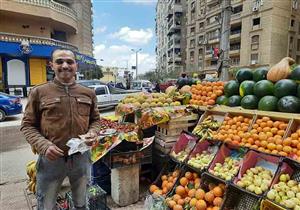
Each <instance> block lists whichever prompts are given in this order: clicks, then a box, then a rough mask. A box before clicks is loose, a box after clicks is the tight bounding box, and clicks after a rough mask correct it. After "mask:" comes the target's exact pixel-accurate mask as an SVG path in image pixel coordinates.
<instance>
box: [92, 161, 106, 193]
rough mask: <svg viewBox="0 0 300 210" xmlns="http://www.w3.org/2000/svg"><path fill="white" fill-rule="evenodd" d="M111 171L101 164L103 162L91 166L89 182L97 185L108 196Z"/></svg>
mask: <svg viewBox="0 0 300 210" xmlns="http://www.w3.org/2000/svg"><path fill="white" fill-rule="evenodd" d="M110 174H111V170H110V168H109V167H108V166H107V165H106V164H105V163H104V162H103V160H102V159H101V160H98V161H97V162H95V163H94V164H93V166H92V174H91V182H92V184H97V185H99V187H101V188H102V189H103V190H105V192H107V193H108V194H110V192H111V180H110Z"/></svg>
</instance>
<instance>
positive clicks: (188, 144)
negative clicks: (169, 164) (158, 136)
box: [170, 131, 199, 163]
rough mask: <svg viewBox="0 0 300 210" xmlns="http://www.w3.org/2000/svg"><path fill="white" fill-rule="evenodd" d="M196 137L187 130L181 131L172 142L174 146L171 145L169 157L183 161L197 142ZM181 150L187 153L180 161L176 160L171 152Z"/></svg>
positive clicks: (176, 152)
mask: <svg viewBox="0 0 300 210" xmlns="http://www.w3.org/2000/svg"><path fill="white" fill-rule="evenodd" d="M198 140H199V139H198V137H197V136H195V135H193V134H191V133H189V132H187V131H182V132H181V134H180V136H179V139H178V141H177V142H176V143H175V144H174V146H173V147H172V149H171V151H170V156H171V158H172V159H173V160H174V161H175V162H178V163H183V162H185V161H186V160H187V158H188V156H189V154H190V153H191V152H192V150H193V149H194V147H195V145H196V144H197V142H198ZM183 150H187V152H186V153H187V154H186V157H185V158H184V159H183V160H182V161H180V160H178V159H177V158H176V157H175V156H173V154H178V153H179V152H181V151H183Z"/></svg>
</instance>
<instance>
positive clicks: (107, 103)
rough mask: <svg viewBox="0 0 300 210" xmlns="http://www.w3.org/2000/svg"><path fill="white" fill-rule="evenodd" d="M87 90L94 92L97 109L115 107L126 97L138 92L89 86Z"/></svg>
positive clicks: (104, 86) (105, 86)
mask: <svg viewBox="0 0 300 210" xmlns="http://www.w3.org/2000/svg"><path fill="white" fill-rule="evenodd" d="M89 88H92V89H94V90H95V93H96V96H97V107H98V108H99V109H101V108H106V107H112V106H116V105H118V103H119V102H120V101H121V100H122V99H123V98H125V97H126V96H128V95H130V94H133V93H138V92H140V91H139V90H123V89H119V88H114V87H110V86H108V85H91V86H89Z"/></svg>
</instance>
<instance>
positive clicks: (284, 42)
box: [158, 0, 300, 73]
mask: <svg viewBox="0 0 300 210" xmlns="http://www.w3.org/2000/svg"><path fill="white" fill-rule="evenodd" d="M222 2H223V1H220V0H186V1H185V2H183V3H184V4H186V8H187V9H186V10H183V11H184V14H183V16H184V17H185V18H186V24H185V26H184V27H185V29H183V30H186V38H185V41H186V47H185V49H184V50H182V52H183V53H185V57H186V59H185V60H184V61H183V62H182V63H185V65H182V66H183V70H185V71H187V72H197V73H199V72H202V73H209V72H215V71H216V70H217V63H218V56H219V53H220V38H221V24H222V10H223V8H222ZM231 7H232V14H231V22H230V24H231V29H230V51H229V56H230V65H231V67H240V66H247V67H256V66H271V65H274V64H275V63H277V62H278V61H279V60H280V59H282V58H283V57H286V56H290V57H292V58H294V59H295V60H296V62H297V63H300V1H299V0H285V1H277V0H231ZM181 39H184V37H181ZM181 41H182V40H181ZM158 50H159V49H158Z"/></svg>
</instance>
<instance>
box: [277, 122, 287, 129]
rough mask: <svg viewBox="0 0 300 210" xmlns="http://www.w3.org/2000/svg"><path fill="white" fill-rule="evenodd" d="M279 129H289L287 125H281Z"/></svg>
mask: <svg viewBox="0 0 300 210" xmlns="http://www.w3.org/2000/svg"><path fill="white" fill-rule="evenodd" d="M278 128H279V129H281V130H285V129H286V128H287V124H286V123H281V124H279V127H278Z"/></svg>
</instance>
